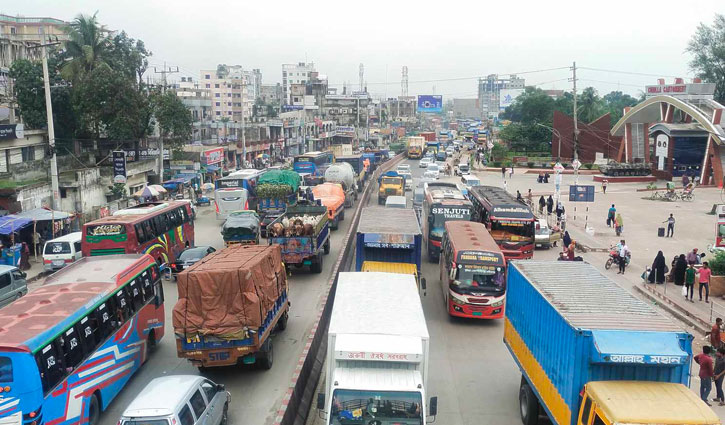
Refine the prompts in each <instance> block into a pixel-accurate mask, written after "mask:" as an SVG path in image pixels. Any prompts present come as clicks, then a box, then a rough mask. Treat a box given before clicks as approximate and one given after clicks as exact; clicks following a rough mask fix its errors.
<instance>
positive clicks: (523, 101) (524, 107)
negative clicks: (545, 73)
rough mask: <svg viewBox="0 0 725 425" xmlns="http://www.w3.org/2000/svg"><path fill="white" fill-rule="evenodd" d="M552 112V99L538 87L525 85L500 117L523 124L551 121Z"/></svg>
mask: <svg viewBox="0 0 725 425" xmlns="http://www.w3.org/2000/svg"><path fill="white" fill-rule="evenodd" d="M553 113H554V99H552V98H551V97H550V96H549V95H547V94H546V92H544V91H543V90H541V89H539V88H535V87H526V90H525V91H524V92H523V93H522V94H521V95H519V97H517V98H516V100H515V101H514V103H513V104H512V105H511V106H509V107H507V108H506V111H504V113H503V114H502V117H503V118H504V119H508V120H511V121H514V122H520V123H523V124H532V123H535V122H540V123H551V119H552V115H553Z"/></svg>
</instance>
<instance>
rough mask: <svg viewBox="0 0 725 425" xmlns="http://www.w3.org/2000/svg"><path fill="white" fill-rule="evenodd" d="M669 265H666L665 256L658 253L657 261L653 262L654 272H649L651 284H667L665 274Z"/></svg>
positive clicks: (660, 252)
mask: <svg viewBox="0 0 725 425" xmlns="http://www.w3.org/2000/svg"><path fill="white" fill-rule="evenodd" d="M666 267H667V264H665V255H664V254H663V253H662V251H659V252H658V253H657V256H656V257H655V260H654V261H653V262H652V270H651V271H650V272H649V283H658V284H660V285H661V284H663V283H665V273H667V270H666Z"/></svg>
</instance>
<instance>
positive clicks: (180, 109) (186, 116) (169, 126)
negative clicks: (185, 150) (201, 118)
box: [152, 91, 193, 149]
mask: <svg viewBox="0 0 725 425" xmlns="http://www.w3.org/2000/svg"><path fill="white" fill-rule="evenodd" d="M152 103H153V105H154V115H155V117H156V120H157V121H158V124H159V130H160V131H161V135H162V136H163V137H164V138H165V140H168V142H169V145H170V147H171V148H177V149H178V148H180V147H181V146H183V145H184V144H185V143H186V142H187V141H188V140H189V138H190V137H191V129H192V124H193V122H192V117H191V112H190V111H189V110H188V109H186V106H184V104H183V103H182V102H181V99H179V97H178V96H176V94H175V93H174V92H172V91H167V92H166V93H159V92H155V93H154V94H153V95H152Z"/></svg>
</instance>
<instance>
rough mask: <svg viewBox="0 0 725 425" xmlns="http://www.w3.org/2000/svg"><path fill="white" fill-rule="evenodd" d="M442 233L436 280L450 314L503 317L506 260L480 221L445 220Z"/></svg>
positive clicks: (476, 317)
mask: <svg viewBox="0 0 725 425" xmlns="http://www.w3.org/2000/svg"><path fill="white" fill-rule="evenodd" d="M445 228H446V232H445V233H444V234H443V242H442V245H441V260H440V280H441V285H442V288H441V289H442V292H443V300H444V301H445V303H446V310H448V314H450V315H451V316H457V317H471V318H475V319H500V318H502V317H503V309H504V299H505V297H506V259H505V258H504V255H503V253H502V252H501V250H500V249H499V247H498V245H497V244H496V241H495V240H494V239H493V238H492V237H491V235H490V234H489V233H488V230H486V226H484V225H483V224H481V223H473V222H470V221H448V222H446V227H445Z"/></svg>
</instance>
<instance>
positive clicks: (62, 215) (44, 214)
mask: <svg viewBox="0 0 725 425" xmlns="http://www.w3.org/2000/svg"><path fill="white" fill-rule="evenodd" d="M12 216H15V217H19V218H27V219H30V220H31V221H44V220H47V221H50V220H64V219H66V218H68V217H70V216H71V215H70V214H68V213H67V212H64V211H53V210H46V209H45V208H35V209H32V210H28V211H23V212H20V213H17V214H12V215H11V216H8V217H12Z"/></svg>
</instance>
